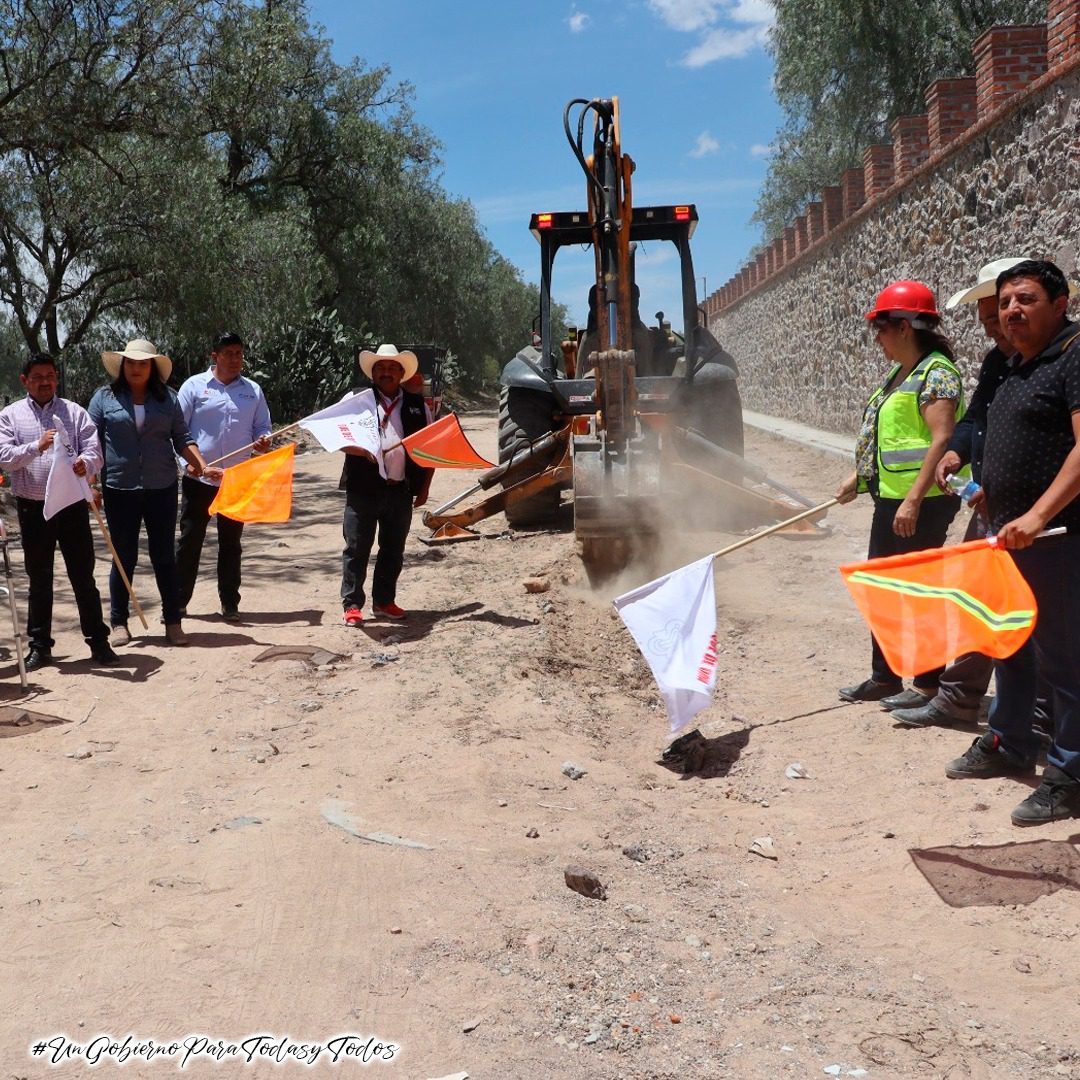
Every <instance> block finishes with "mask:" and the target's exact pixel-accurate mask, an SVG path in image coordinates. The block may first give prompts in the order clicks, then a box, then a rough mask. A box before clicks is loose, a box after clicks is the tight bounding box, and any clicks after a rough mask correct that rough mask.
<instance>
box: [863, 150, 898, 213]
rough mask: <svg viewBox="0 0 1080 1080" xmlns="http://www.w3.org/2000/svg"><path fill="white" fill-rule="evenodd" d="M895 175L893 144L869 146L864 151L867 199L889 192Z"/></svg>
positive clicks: (864, 188)
mask: <svg viewBox="0 0 1080 1080" xmlns="http://www.w3.org/2000/svg"><path fill="white" fill-rule="evenodd" d="M894 175H895V173H894V170H893V148H892V143H879V144H878V145H877V146H868V147H867V148H866V149H865V150H864V151H863V191H864V193H865V195H866V198H867V199H872V198H874V196H875V195H880V194H881V193H882V192H883V191H888V190H889V188H891V187H892V185H893V178H894Z"/></svg>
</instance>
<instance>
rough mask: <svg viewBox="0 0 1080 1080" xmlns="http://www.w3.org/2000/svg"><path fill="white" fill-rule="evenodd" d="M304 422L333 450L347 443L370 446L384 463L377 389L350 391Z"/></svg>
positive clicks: (380, 467)
mask: <svg viewBox="0 0 1080 1080" xmlns="http://www.w3.org/2000/svg"><path fill="white" fill-rule="evenodd" d="M299 424H300V426H301V427H302V428H303V429H304V430H305V431H307V432H310V433H311V434H312V435H314V436H315V438H316V439H318V441H319V445H320V446H321V447H322V448H323V449H324V450H327V451H329V452H333V451H335V450H342V449H344V448H345V447H346V446H357V447H359V448H360V449H361V450H367V451H368V452H369V453H371V454H373V455H374V456H375V457H376V458H378V460H379V471H380V472H382V471H383V467H382V454H381V450H382V435H381V433H380V431H379V414H378V409H377V407H376V404H375V393H374V391H372V390H362V391H361V392H360V393H359V394H346V395H345V397H343V398H342V399H341V400H340V401H339V402H337V404H335V405H328V406H327V407H326V408H325V409H321V410H320V411H319V412H317V413H312V414H311V415H310V416H305V417H304V418H303V419H302V420H301V421H299ZM384 479H385V474H384Z"/></svg>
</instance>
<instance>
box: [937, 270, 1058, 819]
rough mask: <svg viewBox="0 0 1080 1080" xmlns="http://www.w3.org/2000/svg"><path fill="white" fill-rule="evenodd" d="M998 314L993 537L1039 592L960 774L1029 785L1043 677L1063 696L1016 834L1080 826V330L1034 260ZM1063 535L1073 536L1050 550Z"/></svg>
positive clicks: (1001, 285)
mask: <svg viewBox="0 0 1080 1080" xmlns="http://www.w3.org/2000/svg"><path fill="white" fill-rule="evenodd" d="M997 295H998V312H999V317H1000V318H1001V319H1002V321H1003V323H1004V328H1005V332H1006V333H1007V334H1008V336H1009V339H1010V340H1011V341H1012V343H1013V345H1014V346H1015V347H1016V349H1017V352H1018V355H1017V356H1015V357H1014V358H1013V359H1012V360H1011V361H1010V365H1009V371H1008V375H1007V377H1006V378H1005V381H1004V382H1003V383H1002V384H1001V386H1000V388H999V389H998V392H997V394H996V396H995V397H994V401H993V404H992V405H991V406H990V410H989V414H988V423H987V429H986V447H985V456H984V460H983V487H984V490H985V492H986V501H987V509H988V513H989V519H990V529H991V530H992V531H993V532H995V533H996V534H997V537H998V543H999V544H1000V545H1001V546H1002V547H1004V548H1006V549H1008V550H1009V551H1010V552H1011V554H1012V557H1013V559H1014V561H1015V562H1016V565H1017V567H1018V568H1019V570H1020V572H1021V573H1022V574H1023V575H1024V578H1025V580H1026V581H1027V583H1028V584H1029V585H1030V586H1031V590H1032V592H1033V593H1034V594H1035V600H1036V603H1037V605H1038V619H1037V621H1036V624H1035V632H1034V634H1033V635H1032V637H1031V639H1029V641H1028V642H1027V644H1025V645H1024V646H1022V647H1021V648H1020V649H1019V650H1018V651H1017V652H1016V653H1014V654H1013V655H1012V656H1010V657H1008V658H1007V659H1005V660H995V661H994V670H995V674H996V677H997V696H996V697H995V698H994V703H993V705H992V706H991V707H990V717H989V727H990V730H989V731H988V732H987V733H986V734H985V735H983V736H981V737H980V738H978V739H976V740H975V741H974V742H973V743H972V745H971V747H970V748H969V749H968V750H967V752H966V753H965V754H964V755H963V756H962V757H959V758H957V759H956V760H955V761H953V762H950V764H949V765H948V766H947V768H946V770H945V775H946V776H949V777H953V778H957V779H959V778H968V777H996V776H1029V775H1032V774H1033V773H1034V771H1035V758H1036V753H1037V751H1038V740H1037V738H1036V736H1035V734H1034V732H1033V731H1032V716H1033V713H1034V708H1035V695H1036V681H1037V672H1038V673H1041V674H1042V676H1043V678H1044V679H1045V681H1046V683H1047V685H1048V686H1049V687H1050V689H1051V691H1052V693H1053V700H1054V719H1055V732H1054V737H1053V740H1052V741H1051V744H1050V748H1049V750H1048V751H1047V755H1046V761H1047V765H1046V768H1045V770H1044V771H1043V775H1042V781H1041V783H1040V784H1039V786H1038V787H1037V788H1036V789H1035V790H1034V791H1033V792H1032V793H1031V795H1029V796H1028V798H1026V799H1025V800H1024V801H1023V802H1022V803H1020V805H1019V806H1017V807H1016V809H1015V810H1014V811H1013V813H1012V821H1013V824H1014V825H1041V824H1043V823H1045V822H1048V821H1057V820H1059V819H1062V818H1069V817H1080V634H1078V633H1077V632H1076V627H1077V626H1078V625H1080V499H1077V496H1078V495H1080V326H1077V325H1076V324H1074V323H1072V322H1070V321H1069V319H1068V318H1067V317H1066V314H1065V312H1066V308H1067V305H1068V300H1069V286H1068V283H1067V282H1066V280H1065V275H1064V274H1062V272H1061V270H1060V269H1058V267H1057V266H1055V265H1054V264H1053V263H1051V262H1047V261H1044V260H1029V261H1025V262H1022V263H1019V264H1018V265H1016V266H1014V267H1012V268H1011V269H1009V270H1006V271H1005V272H1004V273H1002V274H1001V275H1000V276H999V277H998V279H997ZM1059 526H1063V527H1064V528H1065V529H1066V530H1067V532H1066V535H1063V536H1060V535H1059V536H1050V537H1044V538H1040V533H1042V532H1043V530H1045V529H1048V528H1056V527H1059Z"/></svg>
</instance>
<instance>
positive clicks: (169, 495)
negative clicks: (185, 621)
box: [105, 483, 180, 626]
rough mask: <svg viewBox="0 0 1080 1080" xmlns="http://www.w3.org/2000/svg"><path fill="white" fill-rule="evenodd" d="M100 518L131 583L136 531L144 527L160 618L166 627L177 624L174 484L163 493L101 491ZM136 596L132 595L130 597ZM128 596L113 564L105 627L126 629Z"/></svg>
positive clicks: (159, 490) (136, 552) (136, 556)
mask: <svg viewBox="0 0 1080 1080" xmlns="http://www.w3.org/2000/svg"><path fill="white" fill-rule="evenodd" d="M105 516H106V518H108V520H109V532H110V533H112V538H113V546H114V547H115V548H116V554H117V555H119V556H120V563H121V565H122V566H123V567H124V572H125V573H126V574H127V576H128V581H131V582H132V583H134V580H135V566H136V564H137V563H138V561H139V530H140V529H141V528H142V527H143V525H145V526H146V546H147V550H148V551H149V553H150V565H151V566H152V567H153V568H154V577H155V579H156V580H157V587H158V595H160V597H161V618H162V620H163V621H164V622H165V623H166V624H169V623H177V622H179V621H180V599H179V597H180V590H179V586H178V584H177V578H176V555H175V551H174V549H175V545H176V484H175V483H173V484H170V485H169V486H168V487H164V488H156V489H153V490H144V489H142V488H140V489H137V490H134V491H122V490H121V489H119V488H111V487H106V488H105ZM136 595H138V593H136ZM129 599H130V598H129V596H128V591H127V586H126V585H125V584H124V579H123V578H122V577H121V576H120V571H119V570H117V569H116V565H115V564H113V568H112V573H110V574H109V621H110V622H111V623H112V624H113V626H126V625H127V621H128V604H129Z"/></svg>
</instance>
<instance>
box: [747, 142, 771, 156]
mask: <svg viewBox="0 0 1080 1080" xmlns="http://www.w3.org/2000/svg"><path fill="white" fill-rule="evenodd" d="M772 151H773V148H772V147H771V146H768V145H766V144H765V143H759V142H756V143H754V145H753V146H751V147H750V156H751V157H768V156H769V155H770V154H771V153H772Z"/></svg>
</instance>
